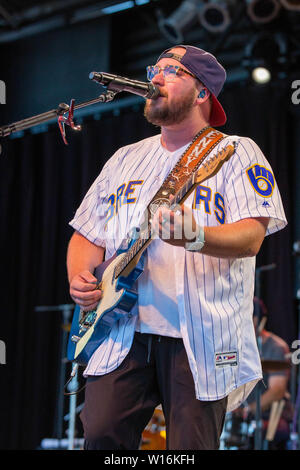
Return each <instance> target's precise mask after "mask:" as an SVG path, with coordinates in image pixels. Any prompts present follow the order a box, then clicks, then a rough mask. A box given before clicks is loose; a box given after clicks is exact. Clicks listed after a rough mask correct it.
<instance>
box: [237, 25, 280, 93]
mask: <svg viewBox="0 0 300 470" xmlns="http://www.w3.org/2000/svg"><path fill="white" fill-rule="evenodd" d="M242 64H243V66H244V67H245V68H246V70H248V73H249V75H250V76H251V79H252V80H253V81H254V82H255V83H257V84H266V83H268V82H270V80H271V79H273V78H279V79H281V78H284V77H285V76H286V72H287V64H288V61H287V44H286V40H285V38H284V37H283V36H282V35H281V34H279V33H277V34H271V33H266V32H261V33H259V34H256V35H255V36H253V38H252V39H251V40H250V41H249V43H248V44H247V46H246V48H245V52H244V59H243V62H242Z"/></svg>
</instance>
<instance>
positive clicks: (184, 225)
mask: <svg viewBox="0 0 300 470" xmlns="http://www.w3.org/2000/svg"><path fill="white" fill-rule="evenodd" d="M147 77H148V80H150V81H151V82H152V83H153V85H154V86H155V87H156V88H157V89H158V90H159V92H160V96H158V97H157V98H155V99H148V100H147V101H146V104H145V110H144V114H145V117H146V119H147V120H148V121H149V122H151V123H152V124H154V125H155V126H159V127H160V128H161V133H160V134H158V135H156V136H154V137H150V138H147V139H144V140H142V141H139V142H137V143H134V144H131V145H127V146H125V147H123V148H121V149H119V150H118V151H117V152H116V153H115V154H114V155H113V156H112V157H111V158H110V159H109V160H108V161H107V163H106V164H105V165H104V167H103V169H102V171H101V173H100V175H99V176H98V177H97V179H96V180H95V182H94V184H93V185H92V186H91V188H90V190H89V191H88V193H87V194H86V196H85V198H84V199H83V201H82V203H81V205H80V207H79V208H78V210H77V212H76V215H75V217H74V219H73V220H72V221H71V222H70V224H71V225H72V227H73V228H74V229H75V232H74V234H73V236H72V238H71V240H70V244H69V248H68V255H67V266H68V276H69V281H70V294H71V296H72V298H73V300H74V301H75V302H76V304H77V305H79V306H80V307H81V308H82V309H83V310H85V311H90V310H93V309H95V308H96V307H97V305H98V303H99V301H100V299H101V297H103V295H105V293H104V292H102V291H101V290H99V289H95V282H96V277H95V275H94V271H95V268H96V267H97V266H98V265H99V264H101V263H102V262H103V260H104V259H109V258H110V257H112V256H113V255H114V254H115V252H116V250H118V248H119V247H120V246H121V244H122V241H124V240H126V237H127V234H128V233H130V231H131V230H132V228H133V227H136V225H137V221H141V219H142V216H143V213H144V212H145V209H146V208H147V207H148V205H149V204H150V203H151V201H152V199H153V197H154V196H155V195H156V193H157V192H158V191H159V190H160V188H161V186H162V185H163V183H164V181H165V179H166V178H167V177H168V175H169V174H170V172H172V169H174V167H175V166H176V165H177V164H179V165H180V160H181V157H182V155H183V154H185V152H188V151H189V149H190V144H191V142H194V139H199V142H201V145H202V146H204V147H205V143H209V135H214V134H216V133H217V132H219V131H214V129H211V128H214V127H218V126H222V125H223V124H224V123H225V121H226V115H225V112H224V110H223V108H222V106H221V104H220V103H219V101H218V99H217V97H218V95H219V93H220V91H221V89H222V87H223V85H224V82H225V79H226V73H225V70H224V68H223V67H222V66H221V65H220V63H219V62H218V61H217V60H216V58H215V57H214V56H213V55H211V54H209V53H208V52H205V51H203V50H202V49H199V48H196V47H193V46H183V45H180V46H176V47H172V48H170V49H168V50H166V51H164V52H163V53H162V54H161V56H160V57H159V58H158V60H157V63H156V64H155V65H153V66H149V67H147ZM211 131H212V132H211ZM218 135H221V137H222V138H221V140H220V141H218V144H217V145H215V146H214V148H213V149H211V151H210V154H209V155H208V156H207V157H206V159H207V158H209V156H210V155H212V154H215V153H217V152H219V151H221V150H222V149H224V148H226V147H227V146H228V145H232V144H233V142H234V143H235V152H234V154H233V155H232V156H231V158H230V159H229V160H228V161H226V162H225V163H224V164H223V166H222V167H221V169H220V170H219V171H218V172H217V173H216V174H215V175H214V176H211V177H210V178H209V179H207V180H206V181H204V182H203V183H200V184H198V185H197V187H196V189H195V190H194V191H193V192H192V194H190V196H189V197H188V198H187V199H186V200H185V202H184V204H183V205H181V207H180V210H178V208H176V210H175V209H174V210H173V207H172V206H170V207H167V206H162V207H160V208H159V209H158V210H157V211H156V212H155V213H154V214H153V218H152V220H151V224H152V227H153V231H154V232H155V233H156V234H158V236H157V237H156V238H155V239H154V240H153V241H152V243H151V244H150V245H149V246H148V248H147V250H146V251H145V256H144V258H143V272H142V274H141V275H140V277H139V278H138V280H137V281H136V288H137V293H138V300H137V302H136V304H135V305H134V307H133V308H132V309H131V311H130V312H129V314H124V316H122V317H121V318H120V320H118V321H116V322H115V323H114V324H113V326H112V328H111V330H110V333H109V335H107V337H106V338H105V340H104V341H103V342H102V343H101V344H100V345H99V347H98V348H97V349H96V351H95V352H94V354H93V355H92V357H91V358H90V360H89V362H88V364H87V367H86V369H85V371H84V375H85V377H86V379H87V383H86V394H85V405H84V409H83V412H82V414H81V419H82V422H83V426H84V437H85V448H86V449H106V450H108V449H123V450H124V449H138V448H139V445H140V440H141V434H142V432H143V429H144V428H145V426H146V425H147V423H148V421H149V420H150V418H151V416H152V414H153V411H154V409H155V408H156V407H157V406H158V405H159V404H161V406H162V409H163V412H164V416H165V422H166V446H167V449H176V450H180V449H182V450H189V449H192V450H196V449H218V447H219V438H220V435H221V432H222V427H223V423H224V416H225V412H226V410H227V411H231V410H233V409H235V408H237V407H238V406H239V405H240V404H241V403H242V402H243V401H244V400H245V399H246V398H247V396H248V395H249V393H250V392H251V390H252V389H253V387H254V386H255V384H256V383H257V382H258V381H259V380H260V379H261V377H262V372H261V364H260V358H259V354H258V350H257V346H256V339H255V332H254V327H253V320H252V314H253V293H254V274H255V256H256V255H257V253H258V251H259V249H260V247H261V244H262V242H263V239H264V237H265V236H266V235H269V234H271V233H274V232H276V231H278V230H281V229H282V228H283V227H284V226H285V225H286V223H287V222H286V218H285V214H284V210H283V207H282V202H281V198H280V194H279V191H278V187H277V184H276V181H275V178H274V174H273V171H272V169H271V167H270V165H269V163H268V162H267V160H266V158H265V157H264V155H263V154H262V152H261V150H260V149H259V148H258V146H257V145H256V144H255V142H253V141H252V140H251V139H249V138H245V137H240V136H236V135H235V136H226V135H224V134H222V133H219V134H218ZM178 162H179V163H178ZM204 163H205V161H204ZM170 200H171V198H170ZM179 233H180V234H181V236H178V234H179Z"/></svg>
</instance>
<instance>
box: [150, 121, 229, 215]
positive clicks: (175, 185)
mask: <svg viewBox="0 0 300 470" xmlns="http://www.w3.org/2000/svg"><path fill="white" fill-rule="evenodd" d="M225 137H226V134H223V133H222V132H220V131H217V130H216V129H213V128H212V127H209V126H208V127H205V128H204V129H202V130H201V131H200V132H199V133H198V134H197V135H196V136H195V137H194V139H193V140H192V142H191V143H190V145H189V146H188V148H187V149H186V150H185V152H184V153H183V154H182V156H181V157H180V159H179V161H178V162H177V163H176V165H175V166H174V168H173V169H172V170H171V172H170V173H169V175H168V176H167V178H166V179H165V181H164V182H163V184H162V186H161V188H160V189H159V190H158V191H157V193H156V194H155V196H154V197H153V198H152V200H151V202H150V203H149V205H148V208H147V210H148V216H149V217H151V216H153V214H154V213H155V212H156V211H157V209H158V208H159V207H161V206H164V205H165V206H168V207H169V206H170V200H169V197H170V196H171V195H172V196H173V195H174V194H176V193H177V192H178V191H179V190H180V189H181V188H182V187H183V186H184V185H185V184H186V183H187V182H188V180H189V178H190V177H191V174H192V173H193V172H194V171H195V170H197V169H198V168H199V167H200V165H201V164H202V163H203V162H204V160H205V158H206V157H207V156H208V154H209V153H210V152H211V151H212V150H213V149H214V148H215V147H216V146H217V145H218V144H219V143H220V142H221V140H223V139H224V138H225Z"/></svg>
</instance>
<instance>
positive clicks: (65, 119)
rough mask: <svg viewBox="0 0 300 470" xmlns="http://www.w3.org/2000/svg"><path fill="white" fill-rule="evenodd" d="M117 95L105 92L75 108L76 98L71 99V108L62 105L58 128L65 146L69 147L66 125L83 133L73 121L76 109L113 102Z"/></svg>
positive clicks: (112, 92) (110, 91) (60, 106)
mask: <svg viewBox="0 0 300 470" xmlns="http://www.w3.org/2000/svg"><path fill="white" fill-rule="evenodd" d="M117 93H118V92H117V91H113V90H105V92H104V93H102V94H101V95H100V96H99V97H98V98H96V99H93V100H90V101H86V102H84V103H82V104H78V105H76V106H75V100H74V98H72V99H71V101H70V106H68V105H67V104H65V103H62V104H60V105H59V111H58V114H60V115H59V116H58V126H59V130H60V133H61V136H62V139H63V141H64V143H65V145H68V142H67V138H66V129H65V126H66V125H67V126H69V127H70V128H71V129H73V130H75V131H81V125H77V126H76V125H75V123H74V120H73V118H74V109H78V108H83V107H85V106H87V105H90V104H96V103H99V102H101V103H105V102H109V101H112V100H113V99H114V97H115V95H116V94H117ZM66 112H68V115H67V116H64V114H65V113H66Z"/></svg>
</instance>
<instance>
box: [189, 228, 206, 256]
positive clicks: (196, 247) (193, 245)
mask: <svg viewBox="0 0 300 470" xmlns="http://www.w3.org/2000/svg"><path fill="white" fill-rule="evenodd" d="M204 243H205V241H204V227H200V226H199V225H198V235H197V236H196V239H195V240H194V241H193V242H189V243H186V244H185V249H186V250H187V251H201V250H202V248H203V247H204Z"/></svg>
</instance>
